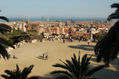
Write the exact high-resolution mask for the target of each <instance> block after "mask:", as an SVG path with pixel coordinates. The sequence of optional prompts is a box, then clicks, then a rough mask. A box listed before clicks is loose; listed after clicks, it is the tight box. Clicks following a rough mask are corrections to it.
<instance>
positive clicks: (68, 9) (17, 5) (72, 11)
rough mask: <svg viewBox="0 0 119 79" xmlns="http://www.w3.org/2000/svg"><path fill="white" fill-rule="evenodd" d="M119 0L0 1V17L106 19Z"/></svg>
mask: <svg viewBox="0 0 119 79" xmlns="http://www.w3.org/2000/svg"><path fill="white" fill-rule="evenodd" d="M113 3H119V0H0V10H1V12H0V15H1V16H6V17H42V16H43V17H82V18H95V17H96V18H107V17H108V15H109V14H111V13H113V12H114V11H115V9H112V8H111V7H110V5H111V4H113Z"/></svg>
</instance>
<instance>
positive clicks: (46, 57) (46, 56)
mask: <svg viewBox="0 0 119 79" xmlns="http://www.w3.org/2000/svg"><path fill="white" fill-rule="evenodd" d="M45 59H46V60H47V59H48V52H46V54H45Z"/></svg>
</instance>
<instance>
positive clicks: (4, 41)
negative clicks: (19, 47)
mask: <svg viewBox="0 0 119 79" xmlns="http://www.w3.org/2000/svg"><path fill="white" fill-rule="evenodd" d="M0 44H3V45H6V46H10V47H12V48H15V47H14V46H13V45H11V44H10V43H9V42H8V41H7V40H5V39H3V38H0Z"/></svg>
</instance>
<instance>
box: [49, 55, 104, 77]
mask: <svg viewBox="0 0 119 79" xmlns="http://www.w3.org/2000/svg"><path fill="white" fill-rule="evenodd" d="M90 59H91V56H87V54H85V55H84V56H83V57H82V61H80V54H79V56H78V58H77V57H76V55H75V54H73V57H71V61H70V60H66V61H65V62H63V61H61V62H62V63H63V64H55V65H53V67H59V68H62V69H64V70H56V71H52V72H51V74H54V75H56V79H92V78H91V76H92V75H93V74H94V73H95V72H97V71H99V70H100V69H102V68H103V67H104V65H100V66H97V67H94V68H90V67H89V65H90V62H89V61H90ZM57 74H58V75H57ZM93 79H95V78H93Z"/></svg>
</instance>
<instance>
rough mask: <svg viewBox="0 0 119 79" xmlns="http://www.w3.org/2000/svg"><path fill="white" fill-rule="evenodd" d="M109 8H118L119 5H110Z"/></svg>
mask: <svg viewBox="0 0 119 79" xmlns="http://www.w3.org/2000/svg"><path fill="white" fill-rule="evenodd" d="M111 8H119V3H114V4H112V5H111Z"/></svg>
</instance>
